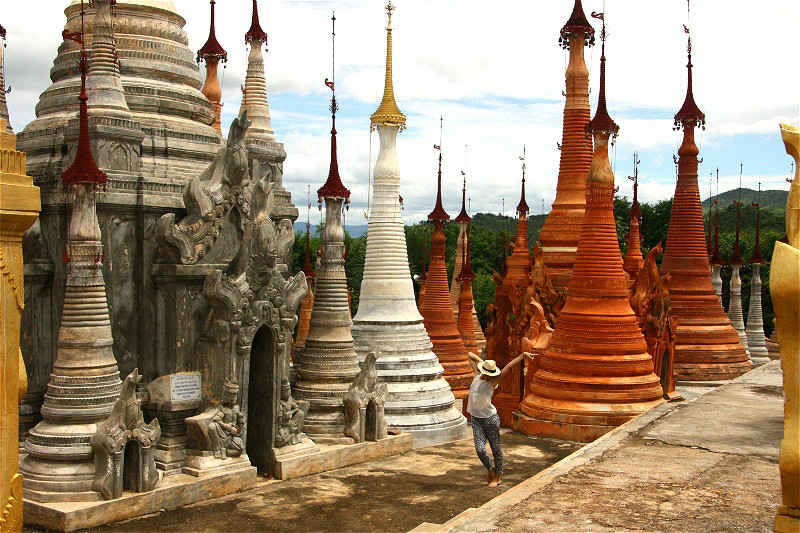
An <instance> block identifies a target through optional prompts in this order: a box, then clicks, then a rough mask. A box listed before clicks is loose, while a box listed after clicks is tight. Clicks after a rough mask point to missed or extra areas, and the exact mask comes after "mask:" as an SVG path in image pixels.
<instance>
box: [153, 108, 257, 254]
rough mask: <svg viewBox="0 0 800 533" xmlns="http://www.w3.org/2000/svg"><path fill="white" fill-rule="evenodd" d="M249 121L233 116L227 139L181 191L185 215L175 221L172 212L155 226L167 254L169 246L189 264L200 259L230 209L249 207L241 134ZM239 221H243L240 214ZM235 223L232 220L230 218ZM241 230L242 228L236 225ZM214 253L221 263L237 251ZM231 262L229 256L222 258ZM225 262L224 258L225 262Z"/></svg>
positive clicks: (221, 230) (244, 210) (223, 226)
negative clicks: (205, 166) (211, 159)
mask: <svg viewBox="0 0 800 533" xmlns="http://www.w3.org/2000/svg"><path fill="white" fill-rule="evenodd" d="M249 125H250V121H249V120H247V112H246V111H245V112H243V113H242V114H241V115H240V116H239V117H238V118H236V119H234V121H233V123H232V124H231V129H230V132H229V133H228V142H227V144H226V146H225V147H224V148H220V150H219V151H218V152H217V156H216V158H215V159H214V161H213V163H212V164H211V165H210V166H209V167H208V168H207V169H206V170H205V171H204V172H203V173H202V174H201V175H200V176H199V178H197V179H194V180H192V181H191V182H190V183H189V185H188V186H187V187H186V190H185V191H184V193H183V203H184V206H185V208H186V213H187V215H186V216H185V217H184V218H183V219H182V220H181V221H180V222H178V223H176V222H175V213H167V214H165V215H163V216H162V217H161V218H160V219H159V220H158V224H157V226H156V236H157V238H158V241H159V243H160V244H162V245H163V244H167V245H170V246H162V250H164V251H165V252H164V253H166V254H167V255H168V256H172V255H173V254H172V253H170V250H171V248H174V249H177V252H178V257H177V258H175V257H170V258H171V259H173V260H174V259H179V260H180V262H181V263H182V264H185V265H192V264H195V263H197V262H199V261H200V260H201V259H203V258H204V257H205V256H206V255H207V254H208V253H209V251H210V250H211V249H212V247H214V245H215V244H216V242H217V239H218V238H220V236H221V235H222V234H223V233H224V230H225V229H226V224H225V223H226V222H231V221H229V220H228V219H229V218H232V217H231V208H232V207H233V206H234V205H237V206H238V207H239V210H240V211H241V212H242V213H243V214H245V215H246V214H247V213H248V212H249V210H250V205H249V203H250V197H249V195H248V194H247V193H246V192H245V191H246V189H247V188H248V187H249V185H250V179H249V174H248V161H247V148H246V147H245V145H244V135H245V132H246V131H247V128H248V126H249ZM239 218H240V220H239V222H240V223H243V222H244V218H243V217H241V216H240V217H239ZM233 222H234V223H235V221H233ZM239 229H240V230H241V229H243V228H241V227H240V228H239ZM226 251H228V252H229V253H222V254H220V253H218V254H216V256H215V258H214V260H213V261H208V260H207V261H206V262H220V263H222V262H223V260H222V257H224V256H229V255H230V256H231V257H236V255H237V254H239V252H240V250H239V249H236V250H233V251H232V254H231V253H230V250H226ZM225 259H228V261H230V258H228V257H225ZM226 262H227V261H226Z"/></svg>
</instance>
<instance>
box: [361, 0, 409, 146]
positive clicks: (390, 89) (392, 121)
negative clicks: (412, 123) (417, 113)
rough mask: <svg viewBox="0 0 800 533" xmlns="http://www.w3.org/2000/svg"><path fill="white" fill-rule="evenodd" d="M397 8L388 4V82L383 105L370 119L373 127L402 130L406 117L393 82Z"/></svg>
mask: <svg viewBox="0 0 800 533" xmlns="http://www.w3.org/2000/svg"><path fill="white" fill-rule="evenodd" d="M395 9H396V8H395V7H394V5H393V4H392V0H389V2H388V3H387V4H386V13H387V14H388V18H389V22H388V24H387V25H386V80H385V84H384V87H383V99H382V100H381V105H380V106H378V109H377V111H375V112H374V113H373V114H372V116H371V117H370V118H369V119H370V123H371V124H372V125H377V124H388V125H392V126H399V127H400V129H401V130H402V129H405V127H406V116H405V115H404V114H403V113H402V112H401V111H400V108H398V107H397V101H395V99H394V85H393V82H392V11H394V10H395Z"/></svg>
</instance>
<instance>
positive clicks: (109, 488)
mask: <svg viewBox="0 0 800 533" xmlns="http://www.w3.org/2000/svg"><path fill="white" fill-rule="evenodd" d="M141 380H142V376H140V375H139V369H134V370H133V372H131V373H130V374H129V375H128V377H126V378H125V381H124V382H123V383H122V392H121V393H120V396H119V399H118V400H117V402H116V403H115V404H114V407H113V408H112V410H111V414H110V415H109V417H108V418H106V419H105V420H104V421H103V422H101V423H99V424H98V425H97V431H96V432H95V434H94V435H93V436H92V441H91V444H92V452H93V453H94V462H95V479H94V483H93V484H92V489H93V490H95V491H97V492H100V493H101V494H102V495H103V497H104V498H105V499H107V500H111V499H114V498H119V497H120V496H122V491H123V483H124V488H129V489H132V490H134V491H136V492H148V491H151V490H153V489H154V488H155V487H156V485H157V484H158V481H159V479H160V477H159V474H158V471H157V470H156V463H155V458H154V455H153V451H154V449H155V445H156V444H158V441H159V439H160V438H161V426H160V424H159V423H158V419H157V418H156V419H153V421H152V422H151V423H150V424H145V422H144V416H143V415H142V409H141V406H140V405H139V400H138V399H137V397H136V385H137V384H138V383H139V382H140V381H141ZM128 446H132V448H129V449H126V448H127V447H128Z"/></svg>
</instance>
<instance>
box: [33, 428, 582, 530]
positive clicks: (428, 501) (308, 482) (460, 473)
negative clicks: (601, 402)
mask: <svg viewBox="0 0 800 533" xmlns="http://www.w3.org/2000/svg"><path fill="white" fill-rule="evenodd" d="M502 440H503V447H504V452H505V457H506V476H505V477H504V481H503V484H502V485H501V486H500V487H499V488H496V489H489V488H488V487H487V486H486V470H485V469H484V468H483V466H482V465H481V464H480V461H479V460H478V458H477V456H476V455H475V450H474V449H473V444H472V440H471V439H470V440H460V441H457V442H453V443H450V444H444V445H440V446H435V447H430V448H423V449H417V450H412V451H409V452H406V453H405V454H403V455H399V456H395V457H391V458H386V459H380V460H377V461H372V462H369V463H362V464H360V465H354V466H350V467H347V468H342V469H339V470H334V471H330V472H326V473H322V474H317V475H313V476H308V477H303V478H298V479H292V480H289V481H261V482H260V483H259V485H257V487H256V488H255V489H254V490H251V491H248V492H244V493H240V494H237V495H232V496H227V497H224V498H218V499H215V500H210V501H207V502H202V503H198V504H195V505H192V506H188V507H184V508H181V509H175V510H171V511H167V512H161V513H159V514H156V515H152V516H150V517H146V518H142V519H138V520H130V521H127V522H121V523H116V524H111V525H109V526H104V527H101V528H95V529H91V530H89V531H90V532H91V533H95V532H97V533H99V532H103V533H145V532H146V533H150V532H162V531H163V532H169V533H212V532H214V533H216V532H224V533H250V532H253V533H255V532H258V533H269V532H281V533H295V532H297V533H299V532H323V531H324V532H331V533H346V532H359V533H361V532H376V533H378V532H380V533H384V532H387V533H388V532H405V531H408V530H410V529H414V528H415V527H417V526H418V525H420V524H421V523H423V522H428V523H433V524H444V523H445V522H447V521H448V520H450V519H451V518H453V517H455V516H457V515H458V514H459V513H461V512H462V511H464V510H466V509H469V508H471V507H480V506H481V505H483V504H484V503H486V502H487V501H489V500H490V499H491V498H493V497H495V496H497V495H498V494H500V493H502V492H503V491H504V490H507V489H509V488H510V487H513V486H514V485H515V484H518V483H520V482H521V481H523V480H525V479H528V478H529V477H530V476H532V475H534V474H536V473H537V472H539V471H541V470H543V469H544V468H546V467H548V466H550V465H552V464H553V463H555V462H557V461H559V460H560V459H562V458H563V457H565V456H567V455H569V454H571V453H572V452H574V451H575V450H576V449H578V448H579V447H580V446H581V444H575V443H568V442H563V441H557V440H550V439H536V438H530V437H527V436H525V435H521V434H518V433H513V432H510V431H503V432H502ZM436 527H437V528H438V527H441V526H436ZM24 531H25V533H41V530H39V529H34V528H27V527H26V529H25V530H24Z"/></svg>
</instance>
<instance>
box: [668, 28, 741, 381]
mask: <svg viewBox="0 0 800 533" xmlns="http://www.w3.org/2000/svg"><path fill="white" fill-rule="evenodd" d="M688 57H689V62H688V64H687V71H688V84H687V89H686V99H685V101H684V103H683V106H682V107H681V109H680V111H678V113H677V114H676V115H675V125H676V127H681V128H683V142H682V144H681V146H680V148H679V149H678V156H679V160H678V181H677V184H676V185H675V196H674V198H673V201H672V214H671V216H670V222H669V230H668V233H667V244H666V249H665V251H664V257H663V259H662V261H661V272H662V273H663V274H670V276H671V278H670V282H669V293H670V298H671V299H672V317H673V319H674V320H676V321H677V328H676V335H675V377H676V379H678V380H689V381H695V380H696V381H715V380H725V379H732V378H735V377H736V376H739V375H741V374H743V373H745V372H747V371H748V370H750V369H751V368H752V364H751V363H750V361H749V360H748V357H747V352H745V350H744V348H743V347H742V345H741V344H740V343H739V336H738V335H737V334H736V330H735V329H733V326H731V321H730V319H729V318H728V315H726V314H725V311H724V310H723V309H722V303H721V302H720V300H719V298H718V297H717V294H716V293H715V291H714V288H713V287H712V285H711V267H710V265H709V260H708V251H707V249H706V242H705V241H706V238H705V230H704V226H703V211H702V207H701V205H700V188H699V185H698V183H697V165H698V161H697V156H698V154H699V153H700V150H699V149H698V147H697V144H696V143H695V140H694V132H695V128H696V127H698V126H703V125H705V114H704V113H703V112H702V111H700V109H699V108H698V107H697V104H696V103H695V101H694V95H693V93H692V54H691V39H690V40H689V50H688Z"/></svg>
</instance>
